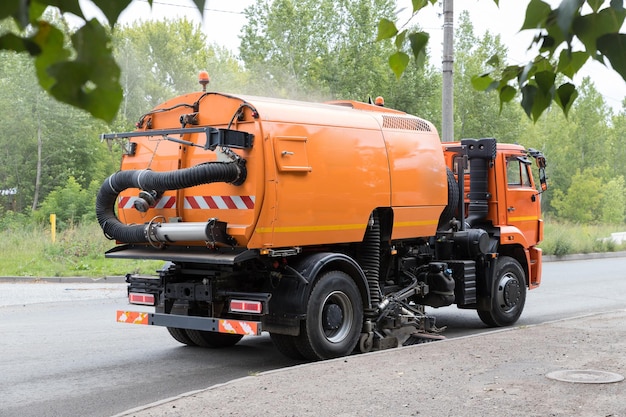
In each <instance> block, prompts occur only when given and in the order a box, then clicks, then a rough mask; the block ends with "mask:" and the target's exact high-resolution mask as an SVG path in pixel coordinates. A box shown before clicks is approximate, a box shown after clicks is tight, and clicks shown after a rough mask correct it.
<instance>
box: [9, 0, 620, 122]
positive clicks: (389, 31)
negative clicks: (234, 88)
mask: <svg viewBox="0 0 626 417" xmlns="http://www.w3.org/2000/svg"><path fill="white" fill-rule="evenodd" d="M131 1H132V0H93V3H94V4H95V5H96V6H97V7H98V8H100V10H101V11H102V12H103V13H104V15H105V16H106V18H107V19H108V24H109V25H110V26H111V27H114V26H115V24H116V22H117V18H118V17H119V15H120V13H121V12H122V11H123V10H124V9H125V8H126V7H127V6H128V5H129V4H130V2H131ZM493 1H494V2H495V3H496V4H498V3H499V0H493ZM205 2H206V0H194V3H195V4H196V6H197V8H198V10H199V11H200V12H202V11H203V9H204V4H205ZM436 2H437V0H412V6H413V14H415V13H417V12H419V10H421V9H422V8H424V7H426V6H427V5H428V4H435V3H436ZM148 3H149V4H150V5H152V0H148ZM603 3H604V2H603V1H600V0H575V1H572V0H562V2H561V4H560V5H559V7H557V8H556V9H552V8H551V7H550V5H549V4H547V3H544V2H543V1H541V0H531V1H530V3H529V5H528V9H527V13H526V21H525V22H524V25H523V27H522V29H523V30H535V31H537V33H538V34H537V36H536V37H535V40H534V41H533V43H534V44H537V45H540V47H541V50H540V53H539V54H538V55H537V56H536V58H535V59H533V60H532V61H531V62H529V63H528V64H526V65H509V66H507V67H505V68H504V70H503V71H502V72H501V73H499V74H496V73H494V74H485V75H483V76H480V77H477V79H476V82H475V86H476V87H477V88H479V89H495V90H497V91H498V93H499V100H500V102H502V103H504V102H508V101H511V100H512V99H513V98H514V97H515V91H517V90H519V91H521V92H522V101H521V104H522V107H523V108H524V110H525V111H526V113H527V114H528V115H529V117H532V118H533V119H534V120H537V118H538V117H539V116H540V115H541V114H542V113H543V112H544V111H545V109H547V107H548V106H549V105H550V103H551V102H552V101H554V102H556V103H557V104H558V105H559V106H561V108H562V109H563V111H564V112H565V113H566V114H567V112H568V111H569V108H570V107H571V104H572V102H573V101H574V99H575V97H576V88H575V86H574V85H573V84H572V83H570V82H565V83H563V84H561V85H560V86H558V88H557V86H556V85H555V79H556V75H558V74H564V75H565V76H567V77H568V78H570V79H571V78H573V76H574V75H575V74H576V73H577V72H578V70H579V69H580V68H581V66H582V65H583V64H584V63H585V62H586V61H587V60H588V59H589V58H590V57H591V58H593V59H597V60H599V61H601V62H604V63H610V65H612V67H613V69H614V70H615V71H617V72H618V73H619V74H620V75H621V76H622V77H623V78H625V79H626V60H624V59H623V57H624V56H626V41H625V40H626V34H622V33H619V30H620V28H621V26H622V23H623V22H624V18H625V16H626V10H624V7H623V1H622V0H612V1H611V2H610V5H609V6H607V7H604V8H603V7H602V5H603ZM47 6H54V7H57V8H58V9H59V11H60V12H61V13H72V14H74V15H76V16H79V17H83V18H84V16H83V13H82V11H81V8H80V5H79V2H78V1H77V0H69V1H59V0H32V1H30V2H25V1H24V0H4V1H3V2H2V4H0V21H7V20H12V21H14V22H16V23H17V25H18V30H10V31H8V32H4V33H2V35H0V50H11V51H17V52H24V53H28V54H29V55H30V56H31V57H33V59H34V61H35V65H36V67H37V76H38V80H39V83H40V84H41V86H42V87H43V88H44V89H45V90H46V91H47V92H48V93H49V94H51V95H52V96H53V97H55V98H56V99H57V100H60V101H63V102H65V103H69V104H71V105H72V106H75V107H78V108H81V109H85V110H87V111H88V112H89V113H91V114H92V115H94V116H95V117H98V118H100V119H103V120H105V121H109V122H110V121H112V120H113V119H114V117H115V115H116V113H117V110H118V109H119V106H120V104H121V102H122V87H121V84H120V79H119V77H120V71H119V66H118V65H117V63H116V62H115V59H114V58H113V51H112V47H111V33H110V32H109V31H108V30H107V29H106V28H105V26H103V24H101V23H100V22H98V21H97V20H96V19H92V20H89V21H86V22H85V24H84V25H83V26H82V27H81V28H79V29H78V30H77V31H76V32H75V33H74V34H72V35H71V36H70V37H69V38H68V36H66V35H65V34H64V33H63V32H62V31H61V30H59V29H58V28H56V27H55V26H53V25H51V24H50V21H49V20H47V19H46V17H45V16H44V15H43V13H44V11H45V9H46V7H47ZM584 7H589V8H590V10H591V12H590V13H587V14H582V12H581V10H583V8H584ZM320 10H321V9H320ZM378 38H379V39H394V43H395V45H396V47H397V51H396V52H394V53H391V54H390V56H389V64H390V66H391V68H392V69H393V70H394V72H395V73H396V74H397V75H398V76H399V75H400V74H401V73H403V72H404V71H405V69H406V68H407V66H408V63H409V60H410V58H409V55H408V54H407V53H406V52H405V48H406V47H407V45H410V49H411V51H412V52H413V56H414V57H415V58H416V59H417V61H418V62H421V61H422V60H423V59H424V57H425V56H426V45H427V42H428V34H426V33H425V32H423V31H420V30H414V29H406V30H402V31H399V30H398V29H397V27H396V24H395V22H393V21H392V20H390V19H389V16H387V17H381V18H380V20H379V22H378ZM574 40H580V41H581V43H582V45H583V46H584V47H583V48H582V49H581V50H578V49H575V47H574V46H573V45H575V44H576V43H575V42H574ZM493 60H496V58H494V59H493ZM493 60H492V61H493ZM516 82H517V86H515V83H516ZM509 83H513V85H511V84H509Z"/></svg>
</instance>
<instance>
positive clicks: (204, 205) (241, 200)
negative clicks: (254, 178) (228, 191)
mask: <svg viewBox="0 0 626 417" xmlns="http://www.w3.org/2000/svg"><path fill="white" fill-rule="evenodd" d="M253 208H254V196H253V195H233V196H227V195H222V196H206V195H205V196H187V197H185V209H188V210H189V209H203V210H207V209H218V210H247V209H253Z"/></svg>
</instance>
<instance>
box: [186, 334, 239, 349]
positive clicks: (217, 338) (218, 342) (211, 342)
mask: <svg viewBox="0 0 626 417" xmlns="http://www.w3.org/2000/svg"><path fill="white" fill-rule="evenodd" d="M185 332H186V333H187V335H188V336H189V338H190V339H191V340H192V341H193V342H194V343H195V344H196V345H198V346H202V347H208V348H224V347H229V346H234V345H236V344H237V342H239V341H240V340H241V338H242V337H243V335H240V334H230V333H218V332H207V331H204V330H185Z"/></svg>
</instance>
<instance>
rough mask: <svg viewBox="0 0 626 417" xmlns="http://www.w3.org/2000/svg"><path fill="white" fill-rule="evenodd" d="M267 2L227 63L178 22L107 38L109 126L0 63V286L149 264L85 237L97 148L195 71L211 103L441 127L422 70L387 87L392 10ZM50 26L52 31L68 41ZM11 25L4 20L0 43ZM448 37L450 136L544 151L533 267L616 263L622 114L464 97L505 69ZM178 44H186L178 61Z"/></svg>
mask: <svg viewBox="0 0 626 417" xmlns="http://www.w3.org/2000/svg"><path fill="white" fill-rule="evenodd" d="M268 4H269V3H268V2H265V1H263V2H257V3H255V4H254V5H252V6H250V8H249V9H247V10H246V16H247V17H248V23H247V24H246V25H245V26H244V27H243V30H242V34H241V37H240V45H239V53H238V55H235V54H234V53H233V52H232V51H229V50H227V49H224V48H222V47H219V46H217V45H213V44H210V43H208V42H207V38H206V36H205V35H204V34H203V33H202V31H201V30H200V27H199V26H197V25H195V24H193V23H191V22H189V21H187V20H185V19H180V20H169V19H164V20H163V21H148V22H135V23H133V24H131V25H125V26H120V27H118V28H117V29H116V31H114V33H113V45H112V47H113V51H114V54H115V58H116V60H117V61H118V62H119V63H120V65H121V67H122V68H121V72H122V73H121V75H122V76H121V78H120V82H121V84H122V88H123V90H124V101H123V105H122V107H121V108H120V111H119V112H118V113H117V116H116V118H115V120H114V121H113V122H112V123H111V124H108V125H107V124H105V123H104V122H102V121H100V120H96V119H94V118H92V117H91V116H89V115H88V114H87V113H84V112H81V111H79V110H77V109H76V108H73V107H70V106H68V105H64V104H61V103H59V102H57V101H55V100H53V99H52V98H51V97H50V96H49V95H48V94H46V93H45V91H44V90H43V89H42V88H41V87H40V86H39V85H38V82H37V77H36V73H37V72H36V69H35V68H34V66H33V63H32V60H31V59H30V58H29V57H28V56H27V55H25V54H18V53H14V52H10V51H6V50H0V114H2V115H3V119H2V120H7V121H11V123H10V125H11V126H10V129H9V130H8V131H7V132H8V133H7V134H5V135H2V136H0V149H2V152H0V275H4V276H14V275H15V276H33V277H37V276H76V275H81V276H92V277H102V276H111V275H124V274H126V273H128V272H138V273H153V271H154V270H155V269H157V268H159V267H160V266H161V265H160V263H159V262H152V261H149V262H148V261H146V262H138V261H132V260H109V259H105V258H104V255H103V254H104V252H106V251H107V250H108V249H110V248H111V247H113V246H114V242H111V241H109V240H107V239H106V238H105V237H104V236H103V234H102V231H101V230H100V228H99V226H98V225H97V223H96V218H95V209H94V206H95V198H96V194H97V192H98V189H99V188H100V186H101V184H102V183H103V181H104V180H105V178H107V177H108V176H109V175H110V174H112V173H113V172H115V171H116V170H117V169H118V168H119V161H120V157H121V155H122V152H123V148H124V146H123V145H124V144H123V143H120V142H117V141H110V142H103V141H100V140H99V134H101V133H106V132H112V131H116V132H123V131H128V130H132V129H134V126H135V123H136V122H137V121H138V120H140V119H141V117H142V115H144V114H145V112H146V111H148V110H149V109H151V108H154V106H156V105H158V104H159V103H161V102H163V101H164V100H166V99H168V98H171V97H174V96H177V95H180V94H185V93H189V92H190V91H198V90H199V88H200V87H199V84H198V82H197V78H196V75H197V74H198V71H199V70H208V71H209V72H210V74H211V83H210V85H209V90H210V91H221V92H226V93H232V94H251V95H264V96H272V97H281V98H291V99H305V100H311V101H324V100H333V99H352V100H360V101H367V100H368V97H369V98H371V97H376V96H379V95H380V96H383V97H384V99H385V105H386V106H388V107H391V108H395V109H399V110H402V111H405V112H407V113H410V114H415V115H417V116H420V117H423V118H425V119H427V120H430V121H431V122H433V123H434V125H435V126H438V127H439V126H441V118H442V116H441V82H442V80H441V71H440V69H438V68H437V66H436V64H433V63H431V62H430V60H429V57H428V56H426V57H425V64H424V66H423V67H422V68H418V67H416V66H413V65H411V66H409V67H407V69H406V70H405V71H404V73H403V75H402V77H400V79H397V78H396V76H395V74H394V73H393V72H392V71H391V70H390V69H389V63H388V57H389V56H390V54H392V53H394V52H395V51H396V46H395V45H394V44H393V43H392V42H390V41H389V42H387V41H381V42H374V39H373V38H374V37H375V35H374V34H375V33H376V31H377V23H378V22H379V21H380V19H382V18H390V17H393V15H394V11H395V2H392V1H389V0H358V1H354V2H343V3H342V2H323V5H324V7H320V2H318V1H313V0H306V1H301V2H273V3H272V4H273V7H269V6H268ZM296 17H297V18H296ZM51 18H52V17H51ZM55 19H57V20H55V24H57V25H58V27H59V28H60V29H59V30H64V31H72V28H71V27H70V26H69V25H68V24H67V22H64V21H63V20H62V18H61V17H60V16H57V17H56V18H55ZM53 20H54V19H53ZM7 25H8V22H6V21H0V33H4V32H7V31H8V30H9V29H11V28H10V27H8V26H7ZM455 27H456V33H455V60H454V61H455V62H454V77H455V81H454V89H455V91H454V97H455V99H454V125H455V126H454V131H455V137H457V138H481V137H494V138H496V139H497V140H498V141H499V142H506V143H519V144H521V145H523V146H525V147H526V148H535V149H538V150H540V151H541V152H543V154H544V155H545V156H546V158H547V167H546V175H547V178H548V186H549V188H548V190H547V191H546V192H545V193H543V194H542V195H541V204H542V209H543V213H544V216H545V218H546V219H547V220H546V223H545V233H544V242H543V243H542V244H541V247H542V248H543V250H544V253H545V254H547V255H567V254H572V253H590V252H606V251H619V250H625V249H626V248H625V247H624V245H618V244H617V243H615V242H612V241H610V240H609V239H608V238H609V237H610V236H611V233H614V232H623V231H626V180H625V178H626V164H624V163H623V162H624V161H625V160H626V146H624V145H625V143H624V141H625V140H626V101H623V102H622V103H621V104H622V105H621V108H618V107H616V106H609V105H608V104H607V102H606V101H605V98H604V97H603V96H602V95H601V94H600V93H599V92H598V91H597V90H596V88H595V86H594V80H593V79H590V78H588V77H587V78H585V79H584V80H583V81H582V82H581V84H580V87H579V88H578V89H577V91H578V96H577V98H576V100H575V101H574V102H573V104H572V106H571V109H570V111H569V113H568V117H567V118H565V116H564V115H563V112H561V111H558V109H554V110H555V111H551V110H548V111H546V112H545V113H544V114H543V115H542V116H541V118H540V119H539V120H538V121H537V122H533V121H531V120H529V118H528V117H527V115H526V114H525V113H524V111H523V109H522V108H521V107H520V106H516V105H505V106H502V107H501V106H500V102H499V100H498V97H497V96H494V94H493V93H495V92H494V91H492V92H491V93H484V92H481V91H476V90H474V89H473V87H472V77H474V76H475V75H476V74H482V73H485V72H492V71H493V70H494V69H495V70H499V71H504V70H505V69H506V68H504V67H503V66H502V65H500V64H499V63H496V62H494V61H493V60H492V59H490V57H493V56H494V55H498V56H502V57H505V56H506V55H507V53H508V51H507V47H506V45H505V44H504V43H503V42H502V41H501V39H500V37H499V36H494V35H493V34H490V33H489V32H486V33H484V34H477V33H475V31H474V27H473V25H472V22H471V21H470V19H469V15H468V14H467V13H463V14H461V15H460V16H459V18H458V20H457V22H456V23H455ZM175 45H177V46H180V45H185V52H184V53H181V49H180V48H179V47H174V46H175ZM431 47H435V46H434V45H433V46H431ZM504 61H505V60H501V61H500V62H504ZM493 65H496V66H497V68H493ZM517 99H520V97H519V96H518V97H517V98H516V100H517ZM416 187H419V184H416ZM51 214H55V215H56V218H57V236H56V242H55V243H52V241H51V233H50V223H49V218H50V215H51Z"/></svg>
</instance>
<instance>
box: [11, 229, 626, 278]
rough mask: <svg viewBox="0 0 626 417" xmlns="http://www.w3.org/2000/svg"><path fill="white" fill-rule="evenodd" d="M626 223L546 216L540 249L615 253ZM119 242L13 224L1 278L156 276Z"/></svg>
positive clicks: (91, 233)
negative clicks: (128, 256) (115, 253)
mask: <svg viewBox="0 0 626 417" xmlns="http://www.w3.org/2000/svg"><path fill="white" fill-rule="evenodd" d="M621 231H626V226H624V225H618V226H601V225H595V226H592V225H579V224H571V223H561V222H556V221H554V220H551V219H547V220H546V222H545V229H544V241H543V242H542V243H541V245H540V246H541V248H542V249H543V253H544V254H545V255H558V256H562V255H568V254H574V253H592V252H614V251H623V250H626V244H621V245H617V244H615V243H613V242H611V241H608V240H607V239H606V238H607V237H609V236H610V235H611V233H613V232H621ZM114 246H115V243H114V242H112V241H110V240H108V239H106V238H105V237H104V235H103V234H102V231H101V230H100V227H99V226H98V224H96V223H90V224H83V225H78V226H73V227H70V228H68V229H66V230H63V231H60V232H58V233H57V236H56V242H54V243H53V242H52V239H51V234H50V230H49V229H45V228H42V227H39V226H36V225H32V224H30V223H27V225H21V224H19V225H18V224H17V223H13V224H11V225H10V227H7V228H5V229H4V230H1V231H0V276H5V277H6V276H19V277H74V276H83V277H92V278H101V277H107V276H116V275H126V274H127V273H140V274H154V272H155V271H156V270H157V269H159V268H160V267H161V266H162V265H163V262H162V261H139V260H125V259H106V258H105V257H104V252H106V251H107V250H109V249H111V248H112V247H114Z"/></svg>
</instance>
